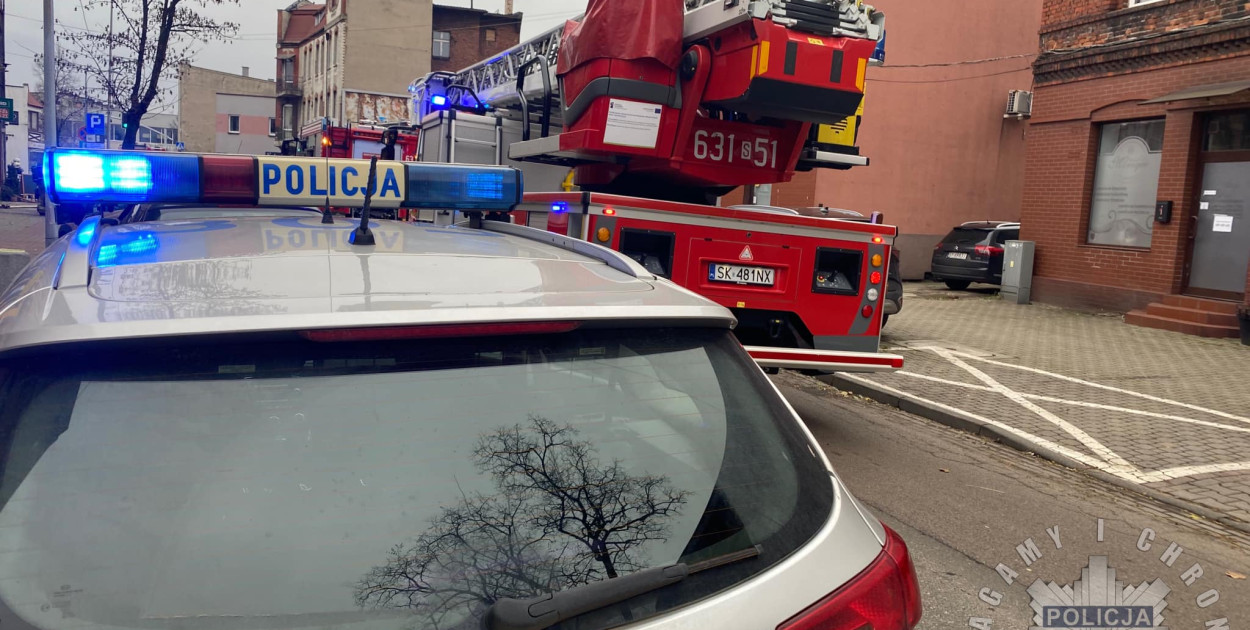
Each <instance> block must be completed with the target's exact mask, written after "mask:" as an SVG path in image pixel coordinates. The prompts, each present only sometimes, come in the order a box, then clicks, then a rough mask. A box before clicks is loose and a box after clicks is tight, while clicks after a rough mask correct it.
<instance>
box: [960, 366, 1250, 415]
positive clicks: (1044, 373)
mask: <svg viewBox="0 0 1250 630" xmlns="http://www.w3.org/2000/svg"><path fill="white" fill-rule="evenodd" d="M942 350H943V351H946V352H951V351H949V350H945V349H942ZM952 354H958V355H960V356H963V357H966V358H969V359H973V360H975V361H982V362H984V363H989V364H990V365H997V366H999V367H1005V368H1012V369H1016V370H1022V371H1025V372H1032V373H1034V374H1041V375H1042V376H1049V377H1051V378H1054V379H1058V380H1061V381H1067V382H1069V383H1077V384H1079V385H1086V386H1089V387H1093V388H1095V389H1102V390H1106V391H1110V392H1116V393H1118V394H1124V395H1126V396H1135V397H1137V398H1144V399H1146V400H1150V401H1153V402H1157V403H1163V404H1166V405H1173V406H1176V407H1184V408H1185V409H1190V410H1193V411H1201V412H1202V413H1209V414H1211V415H1213V416H1219V417H1221V418H1227V419H1229V420H1236V421H1238V422H1244V423H1246V424H1250V418H1246V417H1243V416H1238V415H1234V414H1231V413H1225V412H1223V411H1219V410H1216V409H1207V408H1206V407H1200V406H1198V405H1191V404H1189V403H1184V402H1180V401H1179V400H1169V399H1167V398H1160V397H1158V396H1151V395H1150V394H1143V393H1141V392H1135V391H1133V390H1131V389H1120V388H1119V387H1112V386H1110V385H1103V384H1102V383H1094V382H1092V381H1086V380H1082V379H1079V378H1074V377H1071V376H1064V375H1063V374H1055V373H1054V372H1047V371H1045V370H1039V369H1037V368H1031V367H1027V366H1024V365H1014V364H1011V363H1003V362H1002V361H995V360H993V359H987V358H985V357H978V356H974V355H971V354H967V353H963V352H957V351H955V352H952Z"/></svg>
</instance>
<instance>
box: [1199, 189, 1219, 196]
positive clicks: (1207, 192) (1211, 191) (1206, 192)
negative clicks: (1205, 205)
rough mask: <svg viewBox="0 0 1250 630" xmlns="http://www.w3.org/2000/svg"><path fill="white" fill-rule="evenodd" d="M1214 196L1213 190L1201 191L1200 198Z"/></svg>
mask: <svg viewBox="0 0 1250 630" xmlns="http://www.w3.org/2000/svg"><path fill="white" fill-rule="evenodd" d="M1215 195H1216V191H1214V190H1204V191H1202V196H1203V197H1214V196H1215Z"/></svg>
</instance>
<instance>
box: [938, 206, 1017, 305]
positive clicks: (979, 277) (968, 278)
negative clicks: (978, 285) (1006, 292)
mask: <svg viewBox="0 0 1250 630" xmlns="http://www.w3.org/2000/svg"><path fill="white" fill-rule="evenodd" d="M1019 238H1020V224H1019V223H1008V222H1006V221H974V222H970V223H965V224H963V225H961V226H959V227H957V228H955V229H953V230H951V233H950V234H947V235H946V236H945V237H944V238H943V239H942V241H941V242H940V243H938V244H937V247H934V248H933V279H934V280H937V281H939V282H945V283H946V286H948V287H950V288H952V289H955V290H960V289H966V288H968V285H970V284H972V283H973V282H984V283H987V284H1002V281H1003V244H1004V243H1006V242H1007V241H1014V240H1018V239H1019Z"/></svg>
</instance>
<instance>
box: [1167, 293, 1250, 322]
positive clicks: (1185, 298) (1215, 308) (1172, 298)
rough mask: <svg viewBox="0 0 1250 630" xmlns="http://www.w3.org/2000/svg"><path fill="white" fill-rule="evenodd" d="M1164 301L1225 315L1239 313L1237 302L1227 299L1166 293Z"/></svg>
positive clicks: (1181, 306)
mask: <svg viewBox="0 0 1250 630" xmlns="http://www.w3.org/2000/svg"><path fill="white" fill-rule="evenodd" d="M1163 303H1164V304H1166V305H1167V306H1175V307H1178V308H1188V309H1193V310H1196V311H1210V312H1212V313H1224V314H1225V315H1232V316H1234V317H1236V315H1237V303H1236V302H1229V301H1227V300H1208V299H1206V298H1199V297H1192V296H1189V295H1165V296H1163Z"/></svg>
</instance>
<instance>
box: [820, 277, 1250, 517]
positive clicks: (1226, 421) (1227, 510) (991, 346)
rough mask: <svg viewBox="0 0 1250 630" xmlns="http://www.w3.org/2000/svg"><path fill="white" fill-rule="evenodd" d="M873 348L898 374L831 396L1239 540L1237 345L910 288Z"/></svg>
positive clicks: (1248, 506) (1248, 476)
mask: <svg viewBox="0 0 1250 630" xmlns="http://www.w3.org/2000/svg"><path fill="white" fill-rule="evenodd" d="M882 345H883V349H884V350H885V351H889V352H896V353H898V354H902V355H903V356H904V357H905V358H906V366H905V368H904V369H903V371H902V372H899V373H893V374H874V375H845V376H842V375H840V376H839V378H840V379H842V380H841V381H840V382H841V384H843V385H846V386H848V387H851V388H854V387H855V386H858V387H864V388H870V389H871V390H872V391H873V392H876V393H877V394H880V395H882V396H884V397H886V398H892V399H894V400H897V399H899V398H903V399H907V400H910V401H912V403H919V407H920V408H921V409H920V411H921V413H922V414H925V415H931V416H932V417H934V419H938V420H943V419H945V421H947V422H948V423H953V424H956V425H962V426H964V427H965V428H969V427H970V426H973V425H978V426H981V427H989V429H990V430H989V433H990V434H993V435H997V436H1006V437H1007V438H1008V439H1009V440H1010V441H1012V442H1014V443H1016V445H1017V446H1018V447H1020V448H1025V449H1027V450H1032V451H1036V452H1038V453H1041V454H1043V455H1046V456H1050V457H1052V458H1053V459H1058V460H1059V461H1062V462H1063V463H1067V464H1069V465H1076V466H1079V467H1082V468H1088V469H1091V470H1094V471H1099V472H1098V473H1096V474H1099V475H1100V476H1103V477H1104V478H1108V479H1111V480H1114V481H1117V482H1122V483H1124V485H1129V486H1133V487H1137V488H1139V489H1140V488H1144V489H1146V491H1148V492H1151V493H1154V494H1156V495H1157V496H1158V495H1161V498H1164V499H1165V500H1167V499H1171V500H1172V501H1171V502H1176V503H1178V504H1179V505H1184V506H1186V507H1190V508H1191V509H1194V510H1195V511H1198V512H1199V513H1203V514H1206V515H1212V516H1215V517H1219V518H1220V520H1222V521H1225V522H1228V523H1230V524H1233V525H1234V526H1237V527H1239V528H1243V529H1244V528H1250V347H1247V346H1243V345H1241V344H1240V343H1239V341H1237V340H1228V339H1202V338H1198V337H1191V336H1187V335H1182V334H1178V333H1172V332H1166V331H1158V330H1150V329H1145V328H1137V327H1134V326H1129V325H1127V324H1125V323H1124V321H1123V317H1121V316H1118V315H1107V314H1090V313H1081V312H1076V311H1070V310H1064V309H1059V308H1054V307H1050V306H1045V305H1028V306H1018V305H1015V304H1010V303H1007V302H1005V301H1002V300H1000V299H999V298H998V296H997V293H996V292H994V291H991V290H988V289H985V290H980V291H977V290H974V291H949V290H947V289H946V288H945V287H944V286H942V285H938V284H934V283H909V284H908V285H907V288H906V296H905V299H904V305H903V311H902V312H901V313H899V314H897V315H894V316H892V317H891V319H890V323H889V325H888V326H887V327H886V333H885V336H884V338H883V342H882ZM835 384H837V383H836V382H835ZM913 407H915V405H913ZM909 410H914V409H909ZM924 410H928V411H929V413H926V412H925V411H924ZM951 418H954V420H952V419H951ZM969 423H971V424H969ZM974 428H975V427H974ZM983 432H984V431H983Z"/></svg>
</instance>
